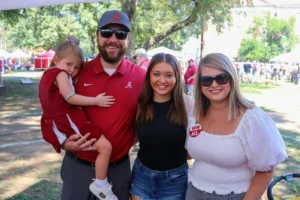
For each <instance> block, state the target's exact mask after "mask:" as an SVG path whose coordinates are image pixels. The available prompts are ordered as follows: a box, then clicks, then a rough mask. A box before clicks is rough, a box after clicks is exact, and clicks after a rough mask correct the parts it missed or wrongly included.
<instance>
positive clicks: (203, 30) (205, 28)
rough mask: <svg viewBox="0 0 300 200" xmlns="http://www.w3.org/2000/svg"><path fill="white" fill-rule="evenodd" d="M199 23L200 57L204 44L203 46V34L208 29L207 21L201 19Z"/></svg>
mask: <svg viewBox="0 0 300 200" xmlns="http://www.w3.org/2000/svg"><path fill="white" fill-rule="evenodd" d="M201 23H202V25H201V30H200V59H201V58H202V56H203V50H204V46H205V40H204V34H205V33H206V32H207V30H208V25H207V22H206V21H204V20H203V21H202V22H201Z"/></svg>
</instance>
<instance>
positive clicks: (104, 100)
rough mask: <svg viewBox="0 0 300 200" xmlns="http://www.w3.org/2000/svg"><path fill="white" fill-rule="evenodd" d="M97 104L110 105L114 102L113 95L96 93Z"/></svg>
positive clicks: (101, 105)
mask: <svg viewBox="0 0 300 200" xmlns="http://www.w3.org/2000/svg"><path fill="white" fill-rule="evenodd" d="M96 100H97V106H100V107H111V106H112V105H113V104H114V103H115V100H116V99H115V98H114V97H113V96H105V93H101V94H98V95H97V96H96Z"/></svg>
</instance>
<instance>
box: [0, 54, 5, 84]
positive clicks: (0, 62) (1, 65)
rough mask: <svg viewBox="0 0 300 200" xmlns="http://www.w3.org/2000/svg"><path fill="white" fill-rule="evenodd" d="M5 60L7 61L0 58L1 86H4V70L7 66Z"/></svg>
mask: <svg viewBox="0 0 300 200" xmlns="http://www.w3.org/2000/svg"><path fill="white" fill-rule="evenodd" d="M4 61H5V60H4V59H1V58H0V87H3V80H2V72H4V66H5V63H4Z"/></svg>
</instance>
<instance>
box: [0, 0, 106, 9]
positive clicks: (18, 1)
mask: <svg viewBox="0 0 300 200" xmlns="http://www.w3.org/2000/svg"><path fill="white" fill-rule="evenodd" d="M100 1H103V0H51V1H46V0H45V1H43V0H0V10H13V9H20V8H33V7H41V6H54V5H63V4H70V3H89V2H100Z"/></svg>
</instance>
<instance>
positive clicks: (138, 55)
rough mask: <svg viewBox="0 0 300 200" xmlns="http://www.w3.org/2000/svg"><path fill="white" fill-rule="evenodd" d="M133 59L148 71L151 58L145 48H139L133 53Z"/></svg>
mask: <svg viewBox="0 0 300 200" xmlns="http://www.w3.org/2000/svg"><path fill="white" fill-rule="evenodd" d="M133 59H134V61H135V63H136V64H137V65H138V66H140V68H142V69H144V70H145V71H147V69H148V65H149V60H148V55H147V53H146V50H145V49H137V50H136V51H135V53H134V55H133Z"/></svg>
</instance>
